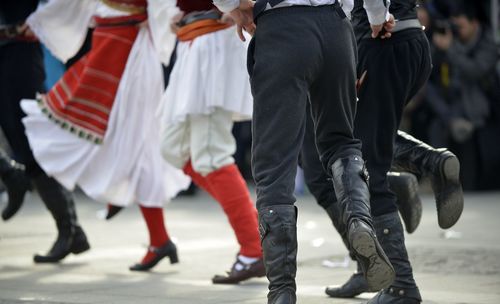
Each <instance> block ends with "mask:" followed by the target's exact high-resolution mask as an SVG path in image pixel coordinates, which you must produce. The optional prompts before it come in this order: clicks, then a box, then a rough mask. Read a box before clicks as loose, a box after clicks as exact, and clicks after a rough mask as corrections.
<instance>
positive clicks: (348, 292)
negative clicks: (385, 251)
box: [325, 202, 368, 298]
mask: <svg viewBox="0 0 500 304" xmlns="http://www.w3.org/2000/svg"><path fill="white" fill-rule="evenodd" d="M325 211H326V213H327V214H328V217H330V219H331V220H332V223H333V226H334V227H335V229H336V230H337V232H338V233H339V234H340V236H341V237H342V241H343V242H344V245H345V246H346V248H347V250H348V251H349V255H350V256H351V259H352V260H353V261H354V262H355V263H356V264H357V267H358V270H357V271H356V272H355V273H354V274H353V275H352V276H351V277H350V278H349V280H347V282H345V283H344V285H342V286H328V287H326V289H325V293H326V294H327V295H329V296H330V297H333V298H354V297H355V296H357V295H359V294H362V293H363V292H367V291H368V283H367V282H366V279H365V277H364V275H363V270H362V269H361V267H360V265H359V263H357V262H356V257H355V256H354V254H353V253H352V252H351V251H350V250H349V242H348V241H347V231H346V228H345V225H344V224H343V223H342V220H341V218H340V204H339V203H338V202H335V203H332V204H330V206H329V207H328V208H326V209H325Z"/></svg>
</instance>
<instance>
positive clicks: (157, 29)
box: [148, 0, 180, 65]
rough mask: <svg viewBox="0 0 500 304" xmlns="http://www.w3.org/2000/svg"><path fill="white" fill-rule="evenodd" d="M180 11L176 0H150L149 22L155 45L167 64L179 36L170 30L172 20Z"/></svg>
mask: <svg viewBox="0 0 500 304" xmlns="http://www.w3.org/2000/svg"><path fill="white" fill-rule="evenodd" d="M178 13H180V9H179V8H178V7H177V4H176V1H175V0H148V23H149V28H150V29H151V34H152V37H153V43H154V46H155V48H156V50H157V52H158V55H159V57H160V60H161V62H162V63H164V64H165V65H167V64H168V63H169V61H170V55H171V54H172V51H173V50H174V47H175V41H176V39H177V36H176V35H175V34H174V33H172V31H171V30H170V21H171V20H172V18H173V17H174V16H175V15H177V14H178Z"/></svg>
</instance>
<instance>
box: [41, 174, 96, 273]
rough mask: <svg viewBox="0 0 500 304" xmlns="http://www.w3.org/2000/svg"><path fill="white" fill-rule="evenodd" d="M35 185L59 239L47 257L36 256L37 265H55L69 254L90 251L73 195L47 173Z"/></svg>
mask: <svg viewBox="0 0 500 304" xmlns="http://www.w3.org/2000/svg"><path fill="white" fill-rule="evenodd" d="M33 184H34V185H35V188H36V189H37V190H38V193H39V195H40V197H41V199H42V201H43V202H44V204H45V206H46V207H47V209H49V211H50V213H51V214H52V217H53V218H54V220H55V222H56V226H57V231H58V235H57V239H56V241H55V243H54V244H53V245H52V248H51V249H50V250H49V252H48V253H47V254H46V255H38V254H37V255H35V257H34V261H35V263H55V262H59V261H60V260H62V259H64V258H65V257H66V256H67V255H68V254H70V253H74V254H78V253H82V252H84V251H87V250H89V249H90V245H89V243H88V241H87V237H86V235H85V233H84V232H83V229H82V228H81V227H80V225H79V224H78V220H77V217H76V210H75V203H74V201H73V198H72V197H71V193H69V191H68V190H66V189H65V188H64V187H63V186H61V184H59V183H58V182H57V181H56V180H55V179H53V178H51V177H48V176H47V175H46V174H45V173H44V174H42V175H39V176H37V177H35V178H33Z"/></svg>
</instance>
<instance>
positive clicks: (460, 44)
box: [235, 0, 500, 191]
mask: <svg viewBox="0 0 500 304" xmlns="http://www.w3.org/2000/svg"><path fill="white" fill-rule="evenodd" d="M499 2H500V1H498V0H462V1H461V0H426V1H424V0H422V1H419V10H418V12H419V19H420V22H421V23H422V25H423V26H425V32H426V34H427V38H428V40H429V43H430V44H431V48H432V62H433V71H432V75H431V77H430V79H429V81H428V83H427V85H426V86H425V88H424V89H422V91H421V92H420V93H419V95H418V96H417V97H416V98H415V99H414V100H413V101H411V102H410V103H409V104H408V105H407V107H406V109H405V114H404V119H403V122H402V125H401V129H402V130H404V131H407V132H408V133H410V134H412V135H413V136H415V137H417V138H418V139H420V140H423V141H425V142H427V143H429V144H431V145H432V146H435V147H443V148H449V149H450V150H451V151H452V152H454V153H455V154H456V155H457V156H458V158H459V159H460V161H461V179H462V184H463V187H464V190H469V191H471V190H498V189H500V61H499V58H500V47H499V46H500V26H499V22H500V13H499ZM235 132H237V134H236V135H237V138H240V139H241V140H240V142H241V144H242V145H248V143H249V142H250V140H249V138H250V136H251V135H250V127H249V125H248V124H246V125H245V124H243V125H241V124H240V125H239V126H236V127H235ZM239 151H246V153H242V154H244V155H247V156H248V153H249V152H248V151H249V147H248V146H245V147H243V146H241V147H240V149H239ZM237 159H238V161H239V164H240V166H241V167H242V172H247V176H249V175H250V173H249V169H248V168H249V164H248V157H246V158H245V157H244V156H242V155H238V157H237ZM297 186H298V187H299V188H301V184H300V178H299V179H298V185H297ZM299 190H300V189H299Z"/></svg>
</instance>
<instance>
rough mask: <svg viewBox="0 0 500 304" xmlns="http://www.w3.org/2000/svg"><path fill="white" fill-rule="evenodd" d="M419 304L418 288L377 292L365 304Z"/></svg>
mask: <svg viewBox="0 0 500 304" xmlns="http://www.w3.org/2000/svg"><path fill="white" fill-rule="evenodd" d="M421 302H422V298H421V296H420V292H419V291H418V288H398V287H390V288H387V289H384V290H381V291H379V292H378V293H377V294H376V295H375V296H374V297H373V298H371V299H370V301H368V302H367V303H366V304H420V303H421Z"/></svg>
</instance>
